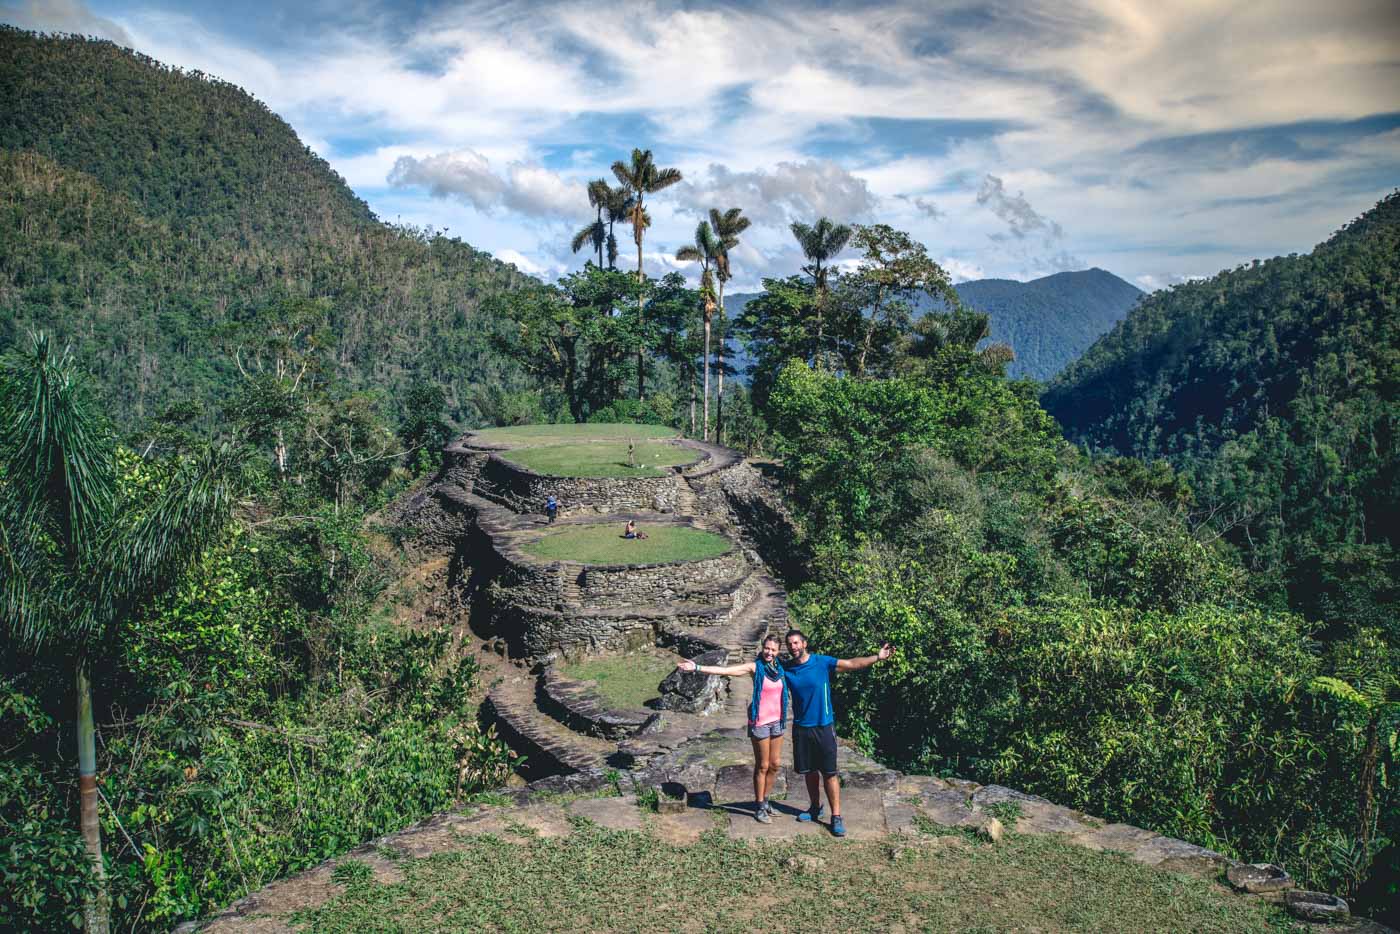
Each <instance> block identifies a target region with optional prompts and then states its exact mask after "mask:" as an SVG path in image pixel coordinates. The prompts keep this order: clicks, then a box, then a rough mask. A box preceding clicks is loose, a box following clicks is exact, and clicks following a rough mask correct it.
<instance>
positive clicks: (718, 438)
mask: <svg viewBox="0 0 1400 934" xmlns="http://www.w3.org/2000/svg"><path fill="white" fill-rule="evenodd" d="M710 226H711V227H712V228H714V232H715V236H716V237H718V238H719V255H718V256H717V257H716V258H715V276H716V278H718V279H719V347H718V351H717V358H716V360H715V369H717V370H718V371H719V387H718V391H717V393H716V397H715V443H716V444H723V443H724V441H723V440H722V439H723V435H724V342H725V340H726V334H727V333H728V332H727V331H726V330H725V327H724V284H725V283H726V282H728V281H729V280H730V278H732V272H731V266H730V263H729V251H730V250H732V249H734V248H735V247H736V246H738V245H739V234H741V233H743V232H744V231H746V230H748V229H749V219H748V218H747V217H744V211H743V209H742V208H730V209H729V210H727V211H725V212H724V213H723V214H721V213H720V212H719V209H718V208H710Z"/></svg>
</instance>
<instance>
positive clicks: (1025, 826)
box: [973, 795, 1103, 836]
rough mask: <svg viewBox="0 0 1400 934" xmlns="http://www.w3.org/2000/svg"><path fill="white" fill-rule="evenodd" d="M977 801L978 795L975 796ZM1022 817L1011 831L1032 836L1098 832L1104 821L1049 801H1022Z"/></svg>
mask: <svg viewBox="0 0 1400 934" xmlns="http://www.w3.org/2000/svg"><path fill="white" fill-rule="evenodd" d="M973 800H974V801H976V800H977V797H976V795H974V796H973ZM1020 805H1021V816H1020V817H1018V818H1017V819H1016V824H1015V826H1014V827H1012V828H1011V829H1012V830H1014V831H1016V832H1017V833H1030V834H1052V833H1056V834H1068V835H1070V836H1074V835H1076V834H1081V833H1085V832H1087V831H1093V830H1097V829H1098V828H1099V827H1102V826H1103V821H1100V820H1096V819H1094V818H1092V817H1089V816H1088V815H1087V814H1081V813H1080V812H1078V811H1076V810H1074V809H1073V808H1066V807H1060V806H1059V805H1058V804H1051V803H1050V802H1048V801H1044V800H1043V799H1042V801H1022V802H1020Z"/></svg>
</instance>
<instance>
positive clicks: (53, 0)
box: [0, 0, 132, 47]
mask: <svg viewBox="0 0 1400 934" xmlns="http://www.w3.org/2000/svg"><path fill="white" fill-rule="evenodd" d="M0 20H3V21H4V22H7V23H10V24H12V25H15V26H19V27H20V28H21V29H33V30H36V31H38V32H71V33H75V34H77V35H80V36H96V37H97V38H99V39H111V40H112V41H113V42H115V43H116V44H117V45H124V46H128V47H130V46H131V45H132V41H131V36H130V35H129V34H128V33H127V31H126V30H125V29H123V28H122V27H121V25H120V24H118V23H117V22H116V21H114V20H111V19H108V18H107V17H105V16H99V15H98V14H97V13H94V12H93V11H92V10H91V9H90V8H89V7H88V5H87V4H86V3H83V2H82V0H27V2H23V3H4V4H0Z"/></svg>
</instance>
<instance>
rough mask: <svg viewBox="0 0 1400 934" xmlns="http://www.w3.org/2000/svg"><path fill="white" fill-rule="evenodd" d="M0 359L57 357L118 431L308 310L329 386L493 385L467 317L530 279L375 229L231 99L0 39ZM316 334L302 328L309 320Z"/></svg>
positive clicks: (460, 391) (194, 82)
mask: <svg viewBox="0 0 1400 934" xmlns="http://www.w3.org/2000/svg"><path fill="white" fill-rule="evenodd" d="M0 99H3V100H4V102H5V103H4V106H3V108H0V350H4V349H8V348H11V347H14V346H16V344H17V342H18V341H19V340H20V339H22V338H23V337H24V335H25V333H26V332H27V331H28V330H30V329H39V328H42V329H46V330H49V331H52V332H54V333H55V334H57V336H58V337H59V338H60V339H61V340H62V341H65V342H71V344H72V345H73V347H74V350H75V352H76V353H77V354H78V356H79V357H80V358H81V359H82V360H83V361H84V364H85V366H86V368H88V369H89V370H90V371H91V372H92V374H93V376H94V377H95V378H96V380H97V382H98V385H99V387H100V390H101V393H102V395H103V398H104V399H106V400H108V401H109V403H111V411H112V415H113V416H114V417H115V418H116V419H117V420H118V422H119V423H121V424H123V425H127V426H130V425H132V424H135V423H137V422H139V421H140V420H141V419H143V418H146V417H150V416H153V415H156V414H158V413H159V412H160V411H161V410H162V409H163V408H164V407H165V406H166V405H167V404H168V403H170V402H172V401H176V400H179V401H186V400H188V401H193V402H196V403H206V404H212V403H213V402H214V401H215V400H217V399H219V398H225V397H227V396H228V394H229V390H230V388H231V387H232V386H234V385H235V384H236V383H237V382H238V381H239V379H240V376H239V373H238V369H237V364H236V362H235V360H234V358H233V354H232V352H231V351H229V350H228V347H229V345H230V343H231V341H230V340H229V338H230V336H231V335H235V334H236V332H237V330H238V328H239V327H240V325H246V324H247V323H248V322H249V321H251V320H252V318H253V316H254V314H255V312H256V311H257V310H259V309H262V308H266V307H268V306H270V305H272V304H275V303H278V302H282V301H296V300H300V299H312V300H316V302H317V307H319V308H320V309H322V310H323V316H322V322H323V325H324V328H325V330H327V331H328V332H329V333H328V334H326V339H327V340H328V341H329V342H330V343H333V345H334V371H333V372H332V373H330V374H327V378H330V379H335V380H338V381H340V382H341V383H342V384H343V385H344V386H345V388H347V389H349V390H351V391H353V390H357V389H364V388H368V387H375V388H378V389H382V390H384V391H386V392H388V393H389V394H391V395H392V394H396V393H398V392H399V391H401V390H402V389H403V388H404V384H405V383H406V382H407V381H408V380H410V379H411V378H413V377H415V376H417V377H421V378H424V379H427V380H430V381H434V382H437V383H440V384H441V385H442V386H443V387H444V388H445V389H446V390H447V393H448V405H449V414H450V415H452V416H454V417H456V418H458V419H471V418H473V417H474V416H475V414H476V412H475V407H474V403H473V400H472V398H471V397H470V395H469V393H468V391H467V389H466V386H467V385H468V384H469V383H471V382H478V383H481V384H486V383H489V382H492V381H493V379H494V380H495V381H496V382H499V378H500V377H501V375H502V373H501V371H500V368H501V367H503V366H506V365H507V364H504V363H502V362H500V358H499V357H496V356H494V355H492V354H491V353H490V351H489V350H488V348H487V344H486V341H485V338H484V336H483V334H482V333H481V325H480V321H479V318H478V316H477V314H476V313H477V311H478V309H479V308H480V307H481V305H482V304H483V302H484V301H485V300H487V299H488V298H489V297H491V296H492V295H495V294H499V293H501V292H503V291H505V290H509V289H511V288H513V287H515V286H517V285H519V284H521V283H523V282H525V281H527V280H526V277H525V276H524V275H522V274H521V273H519V272H518V271H516V270H515V268H514V267H512V266H508V265H506V264H504V263H501V262H498V261H496V260H494V259H492V258H491V256H490V255H489V254H487V253H484V252H481V251H479V250H476V249H473V248H472V247H470V246H468V245H466V244H464V243H462V242H460V241H458V240H450V239H447V238H445V237H442V236H439V235H437V234H435V233H434V232H433V231H423V230H416V229H412V228H407V229H405V228H396V227H392V226H389V225H385V224H383V223H381V222H379V220H378V219H377V218H376V217H375V216H374V215H373V213H372V212H371V211H370V210H369V207H368V206H367V205H366V204H365V203H364V202H363V201H361V200H360V199H359V198H357V197H356V196H355V194H354V193H353V192H352V191H351V190H350V189H349V187H347V186H346V184H345V182H344V181H343V180H342V179H341V178H340V177H339V176H338V175H337V174H336V173H335V172H334V171H333V170H332V169H331V168H330V166H329V165H328V164H327V163H326V162H325V161H324V160H322V159H321V158H320V157H318V156H317V155H316V154H315V153H313V152H312V151H311V150H310V149H309V148H307V147H306V146H305V145H303V143H302V142H301V141H300V140H299V139H298V138H297V136H296V133H295V132H294V131H293V130H292V128H291V127H290V126H289V125H288V124H287V123H286V122H285V121H284V120H282V119H281V118H280V117H278V116H277V115H276V114H274V113H273V112H272V111H271V110H269V109H268V108H267V107H266V106H265V105H263V104H262V103H260V102H258V101H257V100H255V99H254V98H253V97H251V96H250V95H249V94H247V93H246V92H244V91H243V90H241V89H239V88H238V87H235V86H234V85H232V84H229V83H227V82H224V81H220V80H218V79H216V78H213V77H211V76H209V75H205V74H202V73H200V72H186V71H181V70H180V69H175V68H170V67H167V66H165V65H162V64H160V63H159V62H156V61H154V60H153V59H150V58H148V57H146V56H144V55H141V54H139V53H136V52H132V51H130V50H127V49H122V48H119V47H117V46H116V45H114V44H112V43H110V42H105V41H97V40H92V39H84V38H78V37H52V36H42V35H36V34H33V33H28V32H23V31H20V30H16V29H13V28H9V27H4V28H0ZM311 317H312V318H313V319H314V318H316V317H317V316H315V315H312V316H311Z"/></svg>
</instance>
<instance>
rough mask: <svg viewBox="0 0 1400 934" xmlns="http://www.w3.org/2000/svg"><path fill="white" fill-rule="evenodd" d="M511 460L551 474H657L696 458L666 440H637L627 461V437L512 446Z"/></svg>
mask: <svg viewBox="0 0 1400 934" xmlns="http://www.w3.org/2000/svg"><path fill="white" fill-rule="evenodd" d="M504 456H505V458H506V459H507V460H509V461H510V462H511V463H514V464H519V465H520V466H521V467H526V468H529V469H530V470H533V471H534V472H535V473H540V474H545V475H546V476H550V477H658V476H661V475H662V474H664V473H665V471H664V470H662V469H661V468H663V467H672V466H675V465H678V464H689V463H693V462H694V461H696V460H698V459H699V454H697V453H696V452H695V451H693V450H691V449H690V448H683V447H679V446H678V445H674V444H668V443H667V442H665V441H640V440H639V441H637V442H636V449H635V450H634V451H633V458H634V460H635V463H636V466H630V465H629V464H628V463H627V442H626V441H583V442H578V443H575V444H550V445H545V446H543V447H528V448H512V449H511V450H510V452H509V453H507V454H506V455H504Z"/></svg>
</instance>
